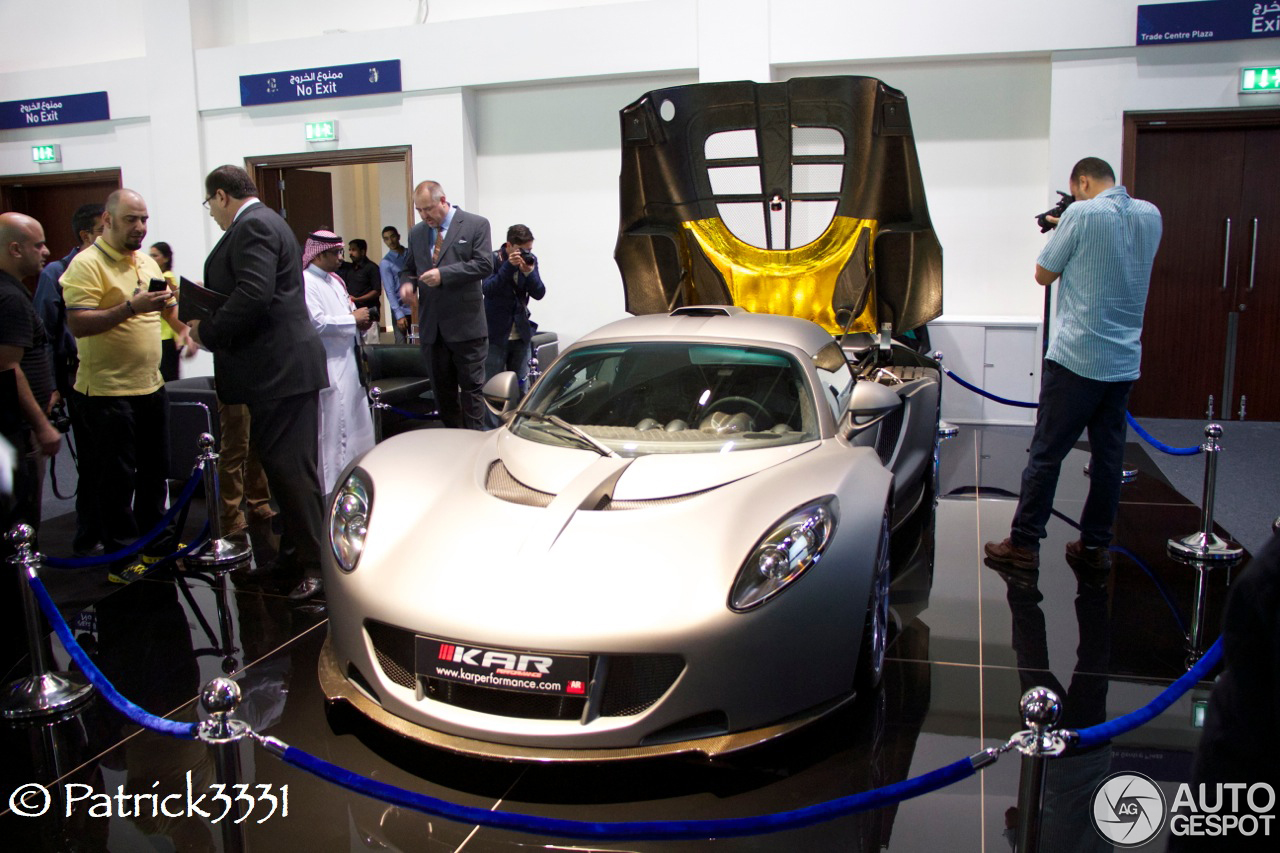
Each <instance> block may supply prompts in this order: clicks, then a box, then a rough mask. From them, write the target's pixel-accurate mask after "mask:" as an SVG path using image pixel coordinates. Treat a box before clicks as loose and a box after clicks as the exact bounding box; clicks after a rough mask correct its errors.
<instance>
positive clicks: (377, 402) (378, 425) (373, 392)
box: [369, 385, 391, 443]
mask: <svg viewBox="0 0 1280 853" xmlns="http://www.w3.org/2000/svg"><path fill="white" fill-rule="evenodd" d="M369 408H370V409H373V440H374V442H375V443H381V442H382V413H383V412H384V411H386V410H387V409H389V408H391V407H390V406H388V405H387V404H386V403H384V402H382V389H381V388H379V387H378V386H377V385H374V386H373V387H372V388H370V389H369Z"/></svg>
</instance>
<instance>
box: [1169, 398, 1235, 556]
mask: <svg viewBox="0 0 1280 853" xmlns="http://www.w3.org/2000/svg"><path fill="white" fill-rule="evenodd" d="M1204 438H1205V441H1204V444H1202V445H1200V449H1201V450H1203V451H1204V498H1203V503H1202V506H1203V507H1204V509H1203V512H1202V514H1201V523H1200V530H1199V532H1197V533H1192V534H1190V535H1188V536H1184V537H1182V538H1181V539H1170V540H1169V543H1168V547H1169V554H1170V556H1172V557H1174V558H1176V559H1181V560H1189V561H1192V562H1220V561H1224V560H1238V559H1240V557H1242V556H1243V555H1244V549H1243V548H1241V547H1240V546H1239V545H1238V544H1236V543H1235V542H1231V541H1228V540H1225V539H1222V538H1221V537H1219V536H1218V535H1216V534H1215V533H1214V532H1213V500H1214V493H1215V491H1216V489H1217V480H1218V454H1219V453H1221V452H1222V446H1221V445H1219V444H1218V439H1220V438H1222V427H1221V426H1219V425H1218V424H1209V425H1208V426H1206V427H1205V428H1204Z"/></svg>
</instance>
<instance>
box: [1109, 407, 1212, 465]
mask: <svg viewBox="0 0 1280 853" xmlns="http://www.w3.org/2000/svg"><path fill="white" fill-rule="evenodd" d="M1124 416H1125V417H1126V418H1128V419H1129V426H1131V427H1133V431H1134V432H1136V433H1137V434H1138V435H1140V436H1142V437H1143V439H1145V440H1146V442H1147V444H1149V445H1151V446H1152V447H1154V448H1155V449H1156V450H1160V451H1163V452H1165V453H1168V454H1169V455H1170V456H1195V455H1196V454H1197V453H1203V452H1204V448H1203V447H1201V446H1200V445H1198V444H1197V445H1196V446H1195V447H1170V446H1169V445H1167V444H1165V443H1164V442H1163V441H1160V440H1159V439H1157V438H1155V437H1153V436H1152V435H1151V433H1149V432H1147V431H1146V430H1145V429H1143V428H1142V426H1141V425H1140V424H1139V423H1138V422H1137V421H1136V420H1135V419H1134V417H1133V415H1131V414H1129V413H1128V412H1125V413H1124Z"/></svg>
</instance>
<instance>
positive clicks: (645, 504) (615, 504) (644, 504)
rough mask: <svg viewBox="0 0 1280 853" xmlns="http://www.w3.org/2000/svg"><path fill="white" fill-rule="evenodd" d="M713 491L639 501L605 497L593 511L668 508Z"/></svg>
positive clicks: (707, 490)
mask: <svg viewBox="0 0 1280 853" xmlns="http://www.w3.org/2000/svg"><path fill="white" fill-rule="evenodd" d="M709 491H711V489H703V490H702V491H700V492H690V493H689V494H687V495H673V496H672V497H668V498H647V499H645V500H638V501H615V500H614V499H613V498H611V497H609V496H608V495H605V496H604V497H603V498H601V499H600V503H598V504H596V505H595V506H594V507H593V508H592V509H594V510H595V511H596V512H608V511H610V510H618V509H649V508H650V507H655V506H667V505H668V504H678V503H680V502H682V501H687V500H689V498H696V497H697V496H698V495H705V494H706V493H707V492H709Z"/></svg>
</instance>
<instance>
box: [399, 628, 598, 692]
mask: <svg viewBox="0 0 1280 853" xmlns="http://www.w3.org/2000/svg"><path fill="white" fill-rule="evenodd" d="M414 652H415V660H416V664H417V670H418V675H419V676H420V677H422V678H439V679H443V680H445V681H456V682H459V683H462V684H472V685H475V686H476V687H488V688H490V689H494V690H514V691H518V692H521V693H542V694H549V695H552V696H586V694H587V683H588V681H589V680H590V678H591V658H590V657H589V656H587V655H553V654H547V653H545V652H529V651H513V650H511V649H489V648H484V647H482V646H470V645H464V644H462V643H451V642H449V641H448V640H437V639H434V638H432V637H418V638H417V639H416V643H415V646H414Z"/></svg>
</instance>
